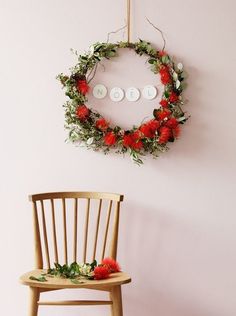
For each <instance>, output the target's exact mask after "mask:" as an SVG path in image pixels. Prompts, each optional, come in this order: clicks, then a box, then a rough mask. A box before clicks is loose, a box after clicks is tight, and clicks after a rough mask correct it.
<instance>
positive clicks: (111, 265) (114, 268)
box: [102, 258, 120, 273]
mask: <svg viewBox="0 0 236 316" xmlns="http://www.w3.org/2000/svg"><path fill="white" fill-rule="evenodd" d="M102 265H103V266H106V267H107V268H108V270H109V272H110V273H114V272H120V266H119V263H118V262H117V261H115V260H114V259H112V258H105V259H103V260H102Z"/></svg>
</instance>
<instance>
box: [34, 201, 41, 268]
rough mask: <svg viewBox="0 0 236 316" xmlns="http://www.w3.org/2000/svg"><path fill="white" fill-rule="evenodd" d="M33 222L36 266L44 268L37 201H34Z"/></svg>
mask: <svg viewBox="0 0 236 316" xmlns="http://www.w3.org/2000/svg"><path fill="white" fill-rule="evenodd" d="M33 224H34V252H35V268H36V269H42V268H43V256H42V246H41V236H40V230H39V220H38V211H37V205H36V202H33Z"/></svg>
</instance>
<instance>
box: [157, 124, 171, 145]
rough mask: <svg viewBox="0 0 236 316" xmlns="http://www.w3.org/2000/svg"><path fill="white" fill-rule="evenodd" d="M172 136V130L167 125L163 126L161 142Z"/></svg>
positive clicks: (165, 141) (163, 142)
mask: <svg viewBox="0 0 236 316" xmlns="http://www.w3.org/2000/svg"><path fill="white" fill-rule="evenodd" d="M170 136H171V130H170V129H169V128H168V127H166V126H163V127H161V128H160V136H159V144H165V143H167V142H168V140H169V138H170Z"/></svg>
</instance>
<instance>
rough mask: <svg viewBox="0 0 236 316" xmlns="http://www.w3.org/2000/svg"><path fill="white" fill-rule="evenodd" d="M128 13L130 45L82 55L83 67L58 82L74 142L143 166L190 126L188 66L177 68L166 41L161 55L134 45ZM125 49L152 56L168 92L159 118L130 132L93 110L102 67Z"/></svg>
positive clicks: (141, 43)
mask: <svg viewBox="0 0 236 316" xmlns="http://www.w3.org/2000/svg"><path fill="white" fill-rule="evenodd" d="M127 12H128V17H129V18H128V40H127V41H126V42H124V41H121V42H117V43H109V42H107V43H100V42H98V43H95V44H94V45H92V46H91V47H90V49H89V51H88V52H86V53H85V54H82V55H78V54H77V53H76V54H77V58H78V62H77V63H76V65H75V66H74V67H73V68H72V69H71V74H70V75H69V76H68V75H64V74H60V75H59V76H58V79H59V80H60V82H61V83H62V85H63V87H64V89H65V94H66V96H68V97H69V99H70V100H69V101H67V102H66V103H65V105H64V108H65V122H66V124H65V127H66V129H68V130H69V140H70V141H71V142H73V143H76V144H78V143H79V144H82V145H84V146H86V147H87V148H89V149H93V150H95V151H98V150H100V151H103V152H104V153H105V154H107V153H108V152H110V151H111V150H113V151H115V152H116V153H121V154H125V153H129V155H130V157H131V159H132V160H133V161H134V162H135V163H137V164H142V163H143V161H142V159H141V157H142V156H144V155H146V154H151V155H152V156H154V157H157V156H158V155H159V154H160V153H161V152H165V151H167V150H168V143H170V142H174V141H175V140H176V139H177V138H178V136H179V133H180V124H183V123H184V122H185V121H186V120H187V117H186V116H185V113H184V111H183V110H182V105H183V104H184V100H183V97H182V92H183V89H184V72H183V65H182V64H181V63H178V64H176V63H175V62H174V61H173V59H172V58H171V57H170V55H169V54H168V53H167V52H166V51H165V50H164V48H165V40H164V47H163V49H161V50H157V49H156V48H155V47H153V46H152V45H151V44H150V43H149V42H147V41H144V40H139V41H138V42H135V43H131V42H130V1H128V10H127ZM149 23H151V22H150V21H149ZM154 27H155V26H154ZM155 28H156V27H155ZM158 30H159V29H158ZM161 34H162V33H161ZM162 35H163V34H162ZM163 39H164V38H163ZM120 49H129V50H133V51H134V52H135V53H136V54H137V55H139V56H142V55H144V56H146V57H147V61H148V64H149V65H150V70H151V71H152V72H153V73H154V74H155V75H159V76H160V80H161V83H162V84H163V86H164V91H163V94H162V97H161V100H160V102H159V104H158V105H157V107H156V108H155V109H154V110H153V113H150V117H149V119H148V120H147V121H145V122H142V123H141V124H137V125H136V126H132V127H131V128H130V129H128V130H125V129H123V128H122V127H121V126H118V125H116V123H115V122H110V121H109V120H108V119H107V118H105V117H103V116H102V115H101V114H100V113H99V112H97V111H95V110H94V109H93V108H92V107H91V106H89V105H88V104H87V102H88V98H87V95H88V92H89V91H90V86H89V84H90V82H91V80H92V79H93V77H94V76H95V74H96V69H97V66H98V64H99V63H100V62H101V61H102V60H104V59H112V58H113V57H117V56H118V51H119V50H120ZM91 76H92V78H91Z"/></svg>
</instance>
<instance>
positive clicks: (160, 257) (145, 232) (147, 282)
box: [119, 204, 222, 316]
mask: <svg viewBox="0 0 236 316" xmlns="http://www.w3.org/2000/svg"><path fill="white" fill-rule="evenodd" d="M122 221H123V223H122V224H121V240H120V243H121V245H120V246H121V247H120V249H121V250H120V252H119V254H120V255H119V258H121V262H124V264H125V270H127V271H128V272H129V273H130V275H131V277H132V283H131V285H129V286H127V287H124V298H125V301H126V300H127V303H125V312H127V315H136V316H141V315H147V316H156V315H160V316H222V314H219V313H218V311H217V310H215V309H217V306H216V307H212V305H211V306H210V308H209V306H206V304H207V303H208V302H207V299H205V298H206V297H205V293H206V294H207V293H209V291H210V289H209V288H208V287H207V286H206V289H205V292H204V286H205V285H204V283H203V282H204V281H205V280H204V272H202V270H201V269H202V267H201V266H200V267H199V262H201V260H202V259H201V258H200V257H201V253H199V251H198V250H197V251H196V253H194V251H195V247H196V248H197V246H198V238H199V236H198V235H197V233H196V231H195V229H194V227H191V223H190V224H189V225H188V223H186V222H183V221H181V219H180V218H176V217H175V218H174V216H172V214H170V212H168V211H160V210H158V209H148V208H147V206H144V205H136V204H130V205H127V212H124V213H123V214H122ZM122 257H123V258H122ZM198 261H199V262H198ZM198 270H199V271H198ZM201 272H202V274H201ZM198 273H199V275H198ZM202 281H203V282H202ZM202 286H203V291H201V287H202ZM208 305H209V304H208ZM216 305H217V304H216ZM209 309H210V310H209ZM213 309H214V311H213Z"/></svg>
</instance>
